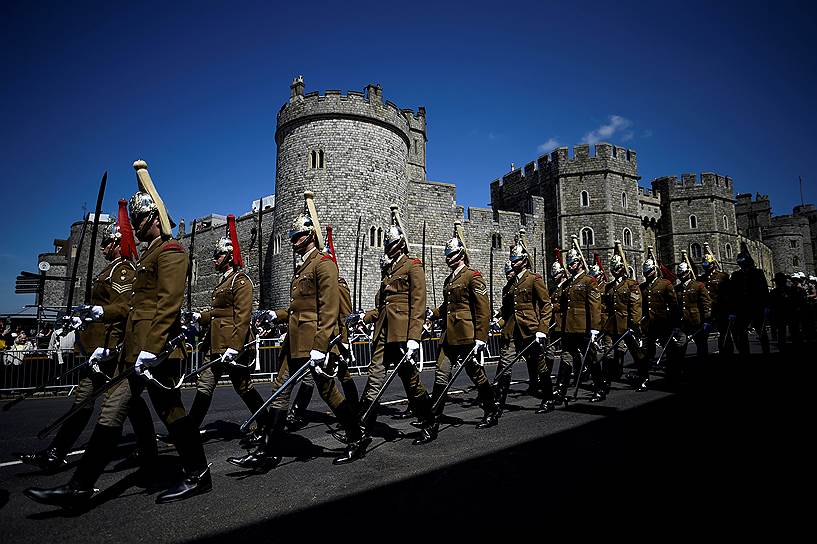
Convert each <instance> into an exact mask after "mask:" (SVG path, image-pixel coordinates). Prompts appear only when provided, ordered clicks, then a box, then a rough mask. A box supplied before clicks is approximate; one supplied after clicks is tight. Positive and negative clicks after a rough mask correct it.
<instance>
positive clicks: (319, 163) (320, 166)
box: [318, 149, 323, 168]
mask: <svg viewBox="0 0 817 544" xmlns="http://www.w3.org/2000/svg"><path fill="white" fill-rule="evenodd" d="M318 168H323V149H321V150H320V151H318Z"/></svg>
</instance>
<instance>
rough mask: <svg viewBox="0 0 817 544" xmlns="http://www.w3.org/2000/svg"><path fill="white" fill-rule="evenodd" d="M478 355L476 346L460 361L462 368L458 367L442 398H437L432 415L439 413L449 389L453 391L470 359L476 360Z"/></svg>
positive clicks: (441, 395)
mask: <svg viewBox="0 0 817 544" xmlns="http://www.w3.org/2000/svg"><path fill="white" fill-rule="evenodd" d="M477 353H478V348H477V346H476V345H474V348H473V349H472V350H471V351H470V352H468V355H466V356H465V357H464V358H463V359H461V360H460V361H461V362H460V366H458V367H457V371H456V372H454V374H453V375H452V376H451V379H450V380H448V383H447V384H445V387H444V388H443V391H442V393H440V396H439V397H437V401H436V402H435V403H434V406H432V407H431V413H432V414H433V413H435V412H436V411H437V407H438V406H439V405H440V403H441V402H442V399H444V398H445V394H446V393H448V390H449V389H451V386H452V385H453V384H454V380H456V379H457V376H459V375H460V373H461V372H462V371H463V369H464V368H465V365H466V364H468V361H469V360H470V359H472V358H476V356H477Z"/></svg>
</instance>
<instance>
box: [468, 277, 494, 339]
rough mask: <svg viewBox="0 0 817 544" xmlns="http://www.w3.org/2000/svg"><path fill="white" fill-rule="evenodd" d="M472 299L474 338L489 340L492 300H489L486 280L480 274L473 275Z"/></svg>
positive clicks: (471, 285)
mask: <svg viewBox="0 0 817 544" xmlns="http://www.w3.org/2000/svg"><path fill="white" fill-rule="evenodd" d="M469 288H470V289H471V294H472V296H471V300H472V301H473V304H472V306H471V311H472V312H473V319H474V339H475V340H481V341H483V342H488V321H489V320H490V318H491V308H490V302H489V301H488V289H487V288H486V287H485V280H483V279H482V276H481V275H480V274H474V275H473V276H472V277H471V284H470V285H469Z"/></svg>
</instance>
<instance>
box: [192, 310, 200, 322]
mask: <svg viewBox="0 0 817 544" xmlns="http://www.w3.org/2000/svg"><path fill="white" fill-rule="evenodd" d="M200 319H201V314H200V313H199V312H193V321H194V322H197V321H199V320H200Z"/></svg>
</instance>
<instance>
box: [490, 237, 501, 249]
mask: <svg viewBox="0 0 817 544" xmlns="http://www.w3.org/2000/svg"><path fill="white" fill-rule="evenodd" d="M491 247H492V248H494V249H502V235H501V234H498V233H494V234H492V235H491Z"/></svg>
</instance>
